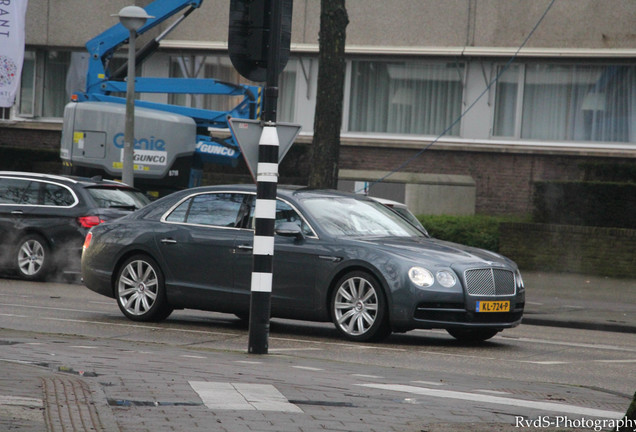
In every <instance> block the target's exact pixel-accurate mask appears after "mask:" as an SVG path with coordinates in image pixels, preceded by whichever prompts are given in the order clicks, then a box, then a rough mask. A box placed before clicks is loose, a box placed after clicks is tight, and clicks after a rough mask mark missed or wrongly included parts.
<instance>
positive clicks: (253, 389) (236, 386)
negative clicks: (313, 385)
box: [189, 381, 303, 413]
mask: <svg viewBox="0 0 636 432" xmlns="http://www.w3.org/2000/svg"><path fill="white" fill-rule="evenodd" d="M189 384H190V386H191V387H192V389H193V390H194V391H195V392H197V394H198V395H199V397H200V398H201V401H203V404H204V405H205V406H206V407H208V408H210V409H212V410H241V411H242V410H246V411H280V412H295V413H302V412H303V411H302V410H301V409H300V408H298V407H297V406H296V405H294V404H292V403H290V402H289V401H288V400H287V398H286V397H285V396H283V394H282V393H281V392H279V391H278V390H277V389H276V387H274V386H272V385H270V384H249V383H227V382H207V381H189Z"/></svg>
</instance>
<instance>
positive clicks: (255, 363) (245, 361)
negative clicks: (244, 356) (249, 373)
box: [234, 360, 263, 365]
mask: <svg viewBox="0 0 636 432" xmlns="http://www.w3.org/2000/svg"><path fill="white" fill-rule="evenodd" d="M234 363H245V364H251V365H259V364H263V362H258V361H249V360H236V361H235V362H234Z"/></svg>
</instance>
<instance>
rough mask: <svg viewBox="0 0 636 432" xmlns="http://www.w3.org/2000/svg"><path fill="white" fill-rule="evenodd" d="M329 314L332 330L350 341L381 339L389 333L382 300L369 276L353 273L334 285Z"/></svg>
mask: <svg viewBox="0 0 636 432" xmlns="http://www.w3.org/2000/svg"><path fill="white" fill-rule="evenodd" d="M330 311H331V316H332V319H333V323H334V325H335V326H336V329H337V330H338V331H339V332H340V333H341V334H342V335H343V336H344V337H345V338H346V339H349V340H352V341H358V342H365V341H376V340H381V339H383V338H385V337H387V336H388V335H389V334H391V328H390V327H389V323H388V313H387V306H386V299H385V297H384V293H383V291H382V288H381V286H380V282H378V281H377V279H375V278H374V277H373V276H371V275H370V274H369V273H366V272H362V271H354V272H351V273H348V274H346V275H345V276H343V277H342V278H340V280H338V282H337V283H336V286H335V289H334V291H333V294H332V295H331V302H330Z"/></svg>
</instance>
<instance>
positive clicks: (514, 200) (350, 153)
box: [340, 146, 636, 215]
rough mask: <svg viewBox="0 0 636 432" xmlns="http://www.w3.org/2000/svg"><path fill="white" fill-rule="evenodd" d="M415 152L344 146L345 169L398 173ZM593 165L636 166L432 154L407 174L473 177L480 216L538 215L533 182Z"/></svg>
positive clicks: (568, 176) (569, 176)
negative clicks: (397, 169)
mask: <svg viewBox="0 0 636 432" xmlns="http://www.w3.org/2000/svg"><path fill="white" fill-rule="evenodd" d="M415 153H416V151H415V150H408V149H393V148H373V147H353V146H343V147H342V148H341V150H340V168H341V169H366V170H392V169H395V168H397V167H399V166H400V165H401V164H402V163H403V162H404V161H406V160H407V159H409V158H410V157H412V156H413V155H414V154H415ZM590 161H596V162H601V161H609V162H612V163H631V164H636V160H634V159H631V160H619V159H618V158H599V157H585V156H564V155H548V154H521V153H519V154H517V153H502V152H473V151H455V150H452V151H451V150H434V149H429V150H427V151H425V152H424V153H423V154H422V155H420V156H419V157H418V158H417V159H415V160H414V161H412V162H411V163H410V164H409V165H408V166H406V167H405V168H404V169H403V170H404V171H411V172H420V173H433V174H461V175H470V176H471V177H472V178H473V180H475V183H476V192H477V203H476V212H477V213H482V214H491V215H527V214H530V213H532V210H533V203H532V194H533V187H532V183H533V182H534V181H537V180H557V179H558V180H580V179H581V178H582V176H583V170H582V169H581V168H580V164H581V163H583V162H590Z"/></svg>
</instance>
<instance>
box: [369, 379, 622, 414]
mask: <svg viewBox="0 0 636 432" xmlns="http://www.w3.org/2000/svg"><path fill="white" fill-rule="evenodd" d="M357 385H359V386H362V387H368V388H375V389H379V390H391V391H396V392H404V393H411V394H416V395H421V396H432V397H436V398H447V399H459V400H465V401H472V402H480V403H490V404H496V405H508V406H516V407H521V408H531V409H537V410H541V411H554V412H558V413H561V414H578V415H586V416H591V417H599V418H620V417H622V416H623V415H624V413H622V412H618V411H606V410H600V409H594V408H587V407H581V406H576V405H567V404H561V403H554V402H541V401H529V400H523V399H512V398H508V397H501V396H490V395H485V394H476V393H468V392H459V391H450V390H440V389H429V388H424V387H415V386H410V385H402V384H357Z"/></svg>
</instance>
